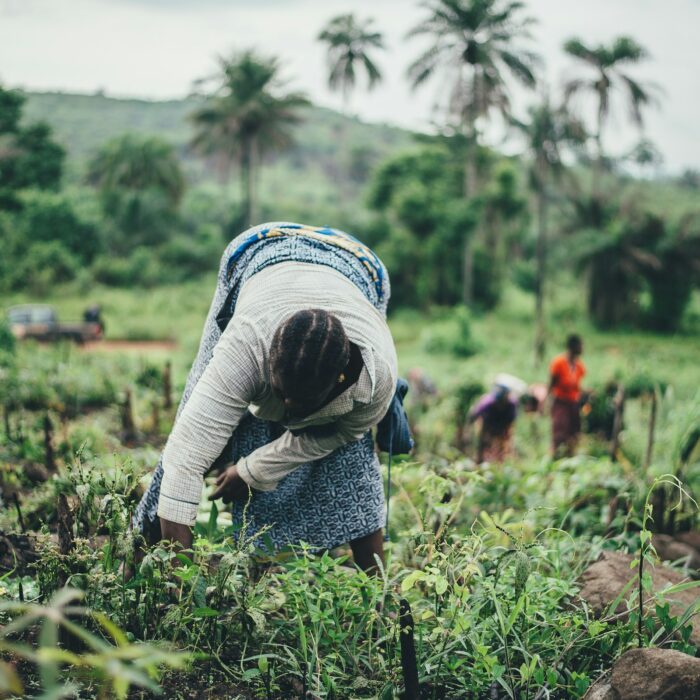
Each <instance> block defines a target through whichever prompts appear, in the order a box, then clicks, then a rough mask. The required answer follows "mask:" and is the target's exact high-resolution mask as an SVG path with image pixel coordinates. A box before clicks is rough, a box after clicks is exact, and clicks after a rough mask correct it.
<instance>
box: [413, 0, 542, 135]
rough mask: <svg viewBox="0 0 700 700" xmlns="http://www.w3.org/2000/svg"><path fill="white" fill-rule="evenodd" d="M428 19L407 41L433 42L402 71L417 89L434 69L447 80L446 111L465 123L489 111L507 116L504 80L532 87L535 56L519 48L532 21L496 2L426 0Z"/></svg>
mask: <svg viewBox="0 0 700 700" xmlns="http://www.w3.org/2000/svg"><path fill="white" fill-rule="evenodd" d="M424 6H425V8H426V9H427V11H428V13H429V14H428V16H427V17H426V18H425V19H424V20H423V21H422V22H420V23H419V24H418V25H416V26H415V27H414V28H413V29H412V30H411V31H410V32H409V34H408V36H409V37H419V36H429V37H431V38H432V39H433V44H432V45H431V46H430V47H429V48H428V49H427V50H425V51H424V52H423V54H422V55H420V56H419V57H418V58H417V59H416V60H415V61H414V62H413V63H412V64H411V65H410V66H409V68H408V77H409V79H410V80H411V82H412V84H413V86H414V87H419V86H421V85H422V84H423V83H425V82H426V81H427V80H429V79H430V78H432V77H434V76H435V74H436V73H438V72H439V71H443V72H444V73H445V74H446V75H447V77H448V79H449V80H450V82H451V88H450V90H451V94H450V98H449V100H448V102H447V107H448V111H449V112H450V113H451V114H453V115H455V114H456V115H457V116H459V117H460V118H462V119H463V120H464V121H465V122H469V123H468V124H467V126H468V127H469V128H473V126H474V121H475V120H476V119H477V118H478V117H481V116H485V115H487V114H488V113H489V112H490V110H491V109H496V110H497V111H499V112H501V113H503V114H508V112H509V109H510V100H509V95H508V89H507V78H508V77H511V78H514V79H515V80H516V81H517V82H519V83H521V84H522V85H524V86H526V87H534V85H535V83H536V77H535V74H536V69H537V66H538V64H539V57H538V56H537V54H536V53H535V52H534V51H532V50H530V49H528V48H526V47H525V46H523V43H524V42H526V41H529V40H530V39H531V38H532V36H531V34H530V29H529V28H530V26H531V25H532V24H533V22H534V20H533V19H532V18H530V17H521V16H520V15H521V13H522V11H523V10H524V7H525V6H524V3H522V2H513V1H510V2H509V1H502V0H429V1H428V2H426V3H425V4H424Z"/></svg>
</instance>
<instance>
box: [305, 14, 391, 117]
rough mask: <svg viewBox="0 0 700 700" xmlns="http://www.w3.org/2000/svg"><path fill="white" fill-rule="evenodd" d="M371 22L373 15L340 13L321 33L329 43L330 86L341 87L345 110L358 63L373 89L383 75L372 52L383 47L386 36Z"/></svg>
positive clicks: (354, 80)
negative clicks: (368, 16) (364, 18)
mask: <svg viewBox="0 0 700 700" xmlns="http://www.w3.org/2000/svg"><path fill="white" fill-rule="evenodd" d="M372 24H373V21H372V20H371V19H370V20H365V21H364V22H361V21H359V20H358V19H357V18H356V17H355V15H353V14H346V15H339V16H338V17H334V18H333V19H332V20H331V21H330V22H328V24H327V25H326V27H325V28H324V29H323V31H321V33H320V34H319V35H318V39H319V41H322V42H323V43H325V44H326V45H327V55H328V71H329V72H328V86H329V87H330V89H331V90H340V92H341V94H342V96H343V108H344V109H345V111H347V107H348V103H349V99H350V93H351V92H352V90H353V89H354V88H355V85H356V83H357V70H358V67H360V68H362V69H363V70H364V72H365V74H366V75H367V86H368V88H369V89H370V90H371V89H372V88H373V87H374V86H375V85H376V84H377V83H378V82H379V81H380V80H381V79H382V74H381V71H380V70H379V68H378V67H377V64H376V63H375V61H374V60H373V58H372V56H371V55H370V54H371V51H372V50H373V49H377V50H380V49H384V38H383V36H382V34H381V32H377V31H375V30H374V29H373V28H372Z"/></svg>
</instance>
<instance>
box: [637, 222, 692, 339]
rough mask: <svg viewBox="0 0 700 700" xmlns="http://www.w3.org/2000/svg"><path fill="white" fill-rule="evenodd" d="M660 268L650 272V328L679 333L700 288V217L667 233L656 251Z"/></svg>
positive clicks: (681, 223) (648, 319)
mask: <svg viewBox="0 0 700 700" xmlns="http://www.w3.org/2000/svg"><path fill="white" fill-rule="evenodd" d="M656 255H657V257H658V258H659V261H660V263H661V264H660V266H656V267H652V268H651V269H650V270H649V274H648V280H649V291H650V293H651V304H650V306H649V310H648V313H647V318H646V321H647V324H648V325H649V327H650V328H652V329H653V330H655V331H661V332H664V333H670V332H673V331H676V330H678V328H679V326H680V324H681V320H682V318H683V313H684V312H685V309H686V307H687V306H688V303H689V302H690V298H691V295H692V292H693V288H694V287H697V286H698V285H699V284H700V215H698V214H697V213H695V214H692V215H687V216H685V217H683V219H682V220H681V221H680V223H679V224H678V226H677V228H676V230H675V231H671V232H667V233H666V235H665V236H664V237H663V238H662V239H661V241H660V243H659V245H658V246H657V249H656Z"/></svg>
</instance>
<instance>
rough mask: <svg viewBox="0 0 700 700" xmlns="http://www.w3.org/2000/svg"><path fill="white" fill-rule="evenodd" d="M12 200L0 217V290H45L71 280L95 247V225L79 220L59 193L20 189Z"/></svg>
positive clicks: (98, 239) (91, 257) (98, 240)
mask: <svg viewBox="0 0 700 700" xmlns="http://www.w3.org/2000/svg"><path fill="white" fill-rule="evenodd" d="M17 202H18V203H20V204H21V208H20V209H19V210H18V211H17V212H15V213H13V214H6V215H5V217H4V219H2V220H0V227H2V228H4V229H5V230H6V232H7V235H6V237H5V243H6V245H7V248H6V253H5V255H4V256H3V258H4V260H3V262H0V288H2V287H4V288H5V289H23V288H29V289H31V290H32V291H34V292H38V293H45V292H46V291H48V289H49V288H50V287H51V286H52V285H55V284H59V283H62V282H67V281H70V280H72V279H74V278H75V277H76V275H77V274H78V271H79V270H80V269H81V267H82V266H83V265H86V264H89V263H90V262H91V261H92V260H93V258H94V256H95V254H96V253H97V252H98V251H99V250H100V248H101V245H102V243H101V240H100V238H99V236H98V234H97V230H96V227H95V226H94V224H92V223H91V222H88V221H85V220H83V219H82V218H80V217H79V216H78V215H77V214H76V211H75V209H74V207H73V204H72V203H71V201H70V200H69V199H68V198H67V197H65V196H64V195H61V194H54V193H47V192H40V191H25V192H23V193H22V194H21V195H19V196H18V197H17Z"/></svg>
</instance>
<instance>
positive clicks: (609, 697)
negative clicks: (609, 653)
mask: <svg viewBox="0 0 700 700" xmlns="http://www.w3.org/2000/svg"><path fill="white" fill-rule="evenodd" d="M697 698H700V659H696V658H694V657H692V656H688V655H687V654H682V653H681V652H680V651H673V650H671V649H631V650H630V651H628V652H625V653H624V654H623V655H622V656H621V657H620V658H619V659H618V660H617V661H616V662H615V665H614V666H613V668H612V672H611V674H610V678H609V679H608V680H607V681H605V682H601V683H596V684H595V685H594V686H593V687H592V688H591V689H590V690H589V691H588V692H587V693H586V695H585V696H584V700H697Z"/></svg>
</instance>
